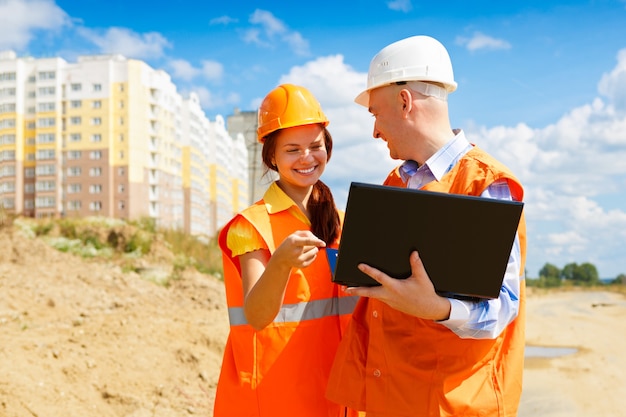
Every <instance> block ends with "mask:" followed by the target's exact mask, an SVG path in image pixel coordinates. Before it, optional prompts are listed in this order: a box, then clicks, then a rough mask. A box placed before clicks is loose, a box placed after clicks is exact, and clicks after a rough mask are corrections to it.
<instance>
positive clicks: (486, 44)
mask: <svg viewBox="0 0 626 417" xmlns="http://www.w3.org/2000/svg"><path fill="white" fill-rule="evenodd" d="M456 43H457V44H458V45H463V46H465V47H466V48H467V49H468V50H470V51H477V50H479V49H487V50H497V49H511V44H510V43H509V42H507V41H505V40H503V39H496V38H493V37H491V36H487V35H485V34H483V33H480V32H475V33H474V36H472V37H471V38H465V37H462V36H459V37H457V38H456Z"/></svg>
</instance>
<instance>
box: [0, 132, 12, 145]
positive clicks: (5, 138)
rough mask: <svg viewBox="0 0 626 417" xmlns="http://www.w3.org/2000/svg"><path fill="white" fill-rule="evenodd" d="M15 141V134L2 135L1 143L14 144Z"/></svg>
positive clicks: (0, 136)
mask: <svg viewBox="0 0 626 417" xmlns="http://www.w3.org/2000/svg"><path fill="white" fill-rule="evenodd" d="M14 143H15V135H14V134H8V135H0V145H13V144H14Z"/></svg>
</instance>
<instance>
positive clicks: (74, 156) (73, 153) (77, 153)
mask: <svg viewBox="0 0 626 417" xmlns="http://www.w3.org/2000/svg"><path fill="white" fill-rule="evenodd" d="M81 157H82V152H81V151H69V152H68V153H67V159H80V158H81Z"/></svg>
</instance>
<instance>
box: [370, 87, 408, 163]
mask: <svg viewBox="0 0 626 417" xmlns="http://www.w3.org/2000/svg"><path fill="white" fill-rule="evenodd" d="M402 108H403V104H402V100H401V97H400V95H399V88H398V86H395V85H390V86H384V87H380V88H376V89H374V90H372V91H370V97H369V112H370V113H371V114H372V116H374V131H373V133H372V135H373V136H374V137H375V138H379V139H382V140H384V141H385V142H387V148H388V149H389V156H391V158H392V159H404V158H403V156H402V146H401V144H402V142H401V141H402V140H403V135H402V134H401V132H402V128H403V126H404V124H405V120H404V117H403V112H402Z"/></svg>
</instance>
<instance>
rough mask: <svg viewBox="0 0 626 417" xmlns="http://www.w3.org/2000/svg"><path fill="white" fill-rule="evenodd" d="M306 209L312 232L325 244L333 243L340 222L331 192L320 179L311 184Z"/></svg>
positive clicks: (337, 235)
mask: <svg viewBox="0 0 626 417" xmlns="http://www.w3.org/2000/svg"><path fill="white" fill-rule="evenodd" d="M308 209H309V215H310V216H311V231H312V232H313V234H314V235H315V236H317V237H319V238H320V239H322V240H323V241H324V242H326V244H327V245H329V244H331V243H333V242H334V241H335V239H337V238H338V237H339V231H340V227H341V223H340V219H339V213H338V212H337V207H336V206H335V200H334V198H333V194H332V193H331V192H330V188H328V186H327V185H326V184H324V183H323V182H322V181H321V180H319V181H317V182H316V183H315V185H314V186H313V191H312V192H311V196H310V197H309V203H308Z"/></svg>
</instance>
